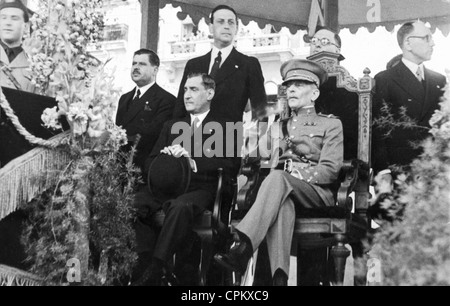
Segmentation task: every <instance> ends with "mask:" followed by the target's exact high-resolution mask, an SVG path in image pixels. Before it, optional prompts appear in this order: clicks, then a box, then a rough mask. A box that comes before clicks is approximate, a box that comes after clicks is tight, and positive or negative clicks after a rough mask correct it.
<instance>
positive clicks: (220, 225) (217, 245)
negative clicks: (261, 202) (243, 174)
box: [194, 169, 237, 286]
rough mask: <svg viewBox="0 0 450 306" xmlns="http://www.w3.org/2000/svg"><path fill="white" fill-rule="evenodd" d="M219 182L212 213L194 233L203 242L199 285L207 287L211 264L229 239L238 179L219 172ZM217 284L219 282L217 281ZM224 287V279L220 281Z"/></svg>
mask: <svg viewBox="0 0 450 306" xmlns="http://www.w3.org/2000/svg"><path fill="white" fill-rule="evenodd" d="M218 175H219V182H218V185H217V192H216V198H215V201H214V208H213V210H212V211H205V212H204V213H203V215H202V216H200V217H199V218H198V219H197V220H196V222H195V226H194V232H195V233H196V234H197V235H198V237H199V238H200V241H201V260H200V266H199V281H200V282H199V285H200V286H207V285H210V284H211V282H210V281H209V280H208V275H209V273H210V272H211V269H210V267H211V262H212V259H213V256H214V254H215V253H216V252H217V251H222V249H223V248H224V247H225V245H226V242H227V239H228V238H229V230H228V224H229V223H230V220H229V218H230V209H231V204H232V203H233V201H234V198H235V194H236V192H235V190H236V189H237V187H236V185H237V182H236V179H235V178H233V179H230V178H226V177H224V174H223V170H222V169H219V170H218ZM216 282H217V280H216ZM219 282H220V283H221V284H222V285H223V277H222V279H221V280H220V281H219Z"/></svg>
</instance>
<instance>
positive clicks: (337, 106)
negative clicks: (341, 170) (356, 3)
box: [309, 27, 359, 160]
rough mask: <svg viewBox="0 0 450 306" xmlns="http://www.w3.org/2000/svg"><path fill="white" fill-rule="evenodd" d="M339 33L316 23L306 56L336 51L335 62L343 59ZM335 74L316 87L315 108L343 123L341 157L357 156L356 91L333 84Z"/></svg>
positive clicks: (357, 107) (357, 106)
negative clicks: (342, 152) (317, 89)
mask: <svg viewBox="0 0 450 306" xmlns="http://www.w3.org/2000/svg"><path fill="white" fill-rule="evenodd" d="M341 48H342V40H341V37H340V36H339V35H338V34H337V33H335V32H333V31H332V30H331V29H329V28H326V27H319V28H318V30H317V32H316V33H315V34H314V36H313V38H312V39H311V50H310V56H311V57H310V58H309V59H312V58H313V57H314V56H315V55H317V54H320V53H322V52H327V53H333V54H336V56H337V60H338V64H340V62H341V61H343V60H344V59H345V57H344V56H343V55H342V54H341ZM337 82H338V80H337V78H336V76H329V78H328V81H327V82H326V83H325V84H323V85H322V87H321V88H320V97H319V98H318V99H317V101H316V111H317V112H318V113H322V114H328V115H331V114H332V115H334V116H337V117H338V118H339V119H340V120H341V121H342V125H343V127H344V141H345V145H344V159H345V160H352V159H356V158H358V124H359V123H358V121H359V118H358V110H359V97H358V94H356V93H352V92H350V91H348V90H346V89H345V88H340V87H338V86H337Z"/></svg>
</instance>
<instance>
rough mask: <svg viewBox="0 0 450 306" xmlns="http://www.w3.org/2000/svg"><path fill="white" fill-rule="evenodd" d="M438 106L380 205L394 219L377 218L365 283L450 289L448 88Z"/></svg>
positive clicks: (449, 125)
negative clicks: (415, 153) (413, 156)
mask: <svg viewBox="0 0 450 306" xmlns="http://www.w3.org/2000/svg"><path fill="white" fill-rule="evenodd" d="M448 77H449V78H450V71H449V72H448ZM440 105H441V108H440V110H437V111H436V112H435V114H434V116H433V117H432V118H431V120H430V125H431V127H432V129H431V130H430V133H431V135H432V136H430V137H429V138H428V139H426V140H425V141H424V142H423V143H422V147H423V149H424V152H423V154H422V155H421V156H420V158H418V159H417V160H415V161H414V162H413V163H412V165H411V171H410V172H409V173H405V174H403V175H400V176H398V177H397V181H396V182H395V185H396V190H395V191H394V194H393V195H392V196H390V197H387V198H386V199H385V201H384V203H383V204H382V205H383V207H384V208H385V209H387V210H388V211H389V215H390V217H392V220H393V221H385V220H378V222H379V223H380V224H381V228H380V229H379V230H378V231H377V232H376V234H375V235H374V237H373V241H372V242H371V245H370V246H369V247H370V249H372V250H371V252H370V256H371V257H372V260H371V261H370V262H371V263H372V266H369V275H370V278H371V279H369V280H368V281H369V282H371V281H372V282H374V283H377V282H380V281H381V282H382V284H383V285H396V286H398V285H413V286H430V285H445V286H448V285H450V190H449V188H448V186H450V142H449V140H450V85H447V88H446V92H445V94H444V97H443V100H442V103H441V104H440ZM373 260H375V262H379V264H380V265H379V268H380V271H377V269H374V267H375V266H377V265H373V263H374V261H373ZM359 268H361V263H360V266H359ZM357 270H358V269H357ZM363 270H364V269H363ZM380 272H381V273H380Z"/></svg>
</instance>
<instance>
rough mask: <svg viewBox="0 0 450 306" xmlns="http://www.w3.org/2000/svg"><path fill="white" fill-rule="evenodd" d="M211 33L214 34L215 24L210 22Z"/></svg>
mask: <svg viewBox="0 0 450 306" xmlns="http://www.w3.org/2000/svg"><path fill="white" fill-rule="evenodd" d="M209 34H211V35H214V25H213V24H212V23H210V24H209Z"/></svg>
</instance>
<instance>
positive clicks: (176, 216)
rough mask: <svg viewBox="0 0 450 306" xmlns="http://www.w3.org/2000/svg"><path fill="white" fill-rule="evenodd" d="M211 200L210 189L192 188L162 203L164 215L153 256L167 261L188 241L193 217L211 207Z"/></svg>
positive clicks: (212, 197)
mask: <svg viewBox="0 0 450 306" xmlns="http://www.w3.org/2000/svg"><path fill="white" fill-rule="evenodd" d="M213 200H214V196H213V194H212V193H211V192H210V191H206V190H194V191H190V192H188V193H185V194H183V195H181V196H180V197H178V198H177V199H173V200H170V201H167V202H166V203H164V205H163V209H164V212H165V215H166V216H165V220H164V224H163V226H162V229H161V232H160V234H159V238H158V241H157V243H156V247H155V252H154V254H153V257H154V258H157V259H159V260H162V261H163V262H168V261H169V260H170V259H171V258H172V257H173V255H174V254H175V253H176V252H177V251H178V250H180V248H181V247H182V246H183V245H184V242H185V241H189V237H191V232H192V229H193V226H194V221H195V219H196V218H197V217H198V216H200V215H201V214H202V213H203V212H204V211H205V210H207V209H210V208H211V206H212V204H213Z"/></svg>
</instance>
